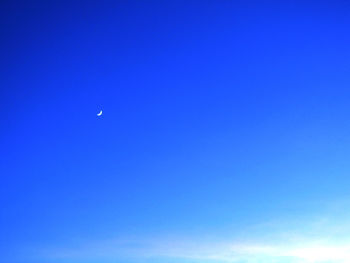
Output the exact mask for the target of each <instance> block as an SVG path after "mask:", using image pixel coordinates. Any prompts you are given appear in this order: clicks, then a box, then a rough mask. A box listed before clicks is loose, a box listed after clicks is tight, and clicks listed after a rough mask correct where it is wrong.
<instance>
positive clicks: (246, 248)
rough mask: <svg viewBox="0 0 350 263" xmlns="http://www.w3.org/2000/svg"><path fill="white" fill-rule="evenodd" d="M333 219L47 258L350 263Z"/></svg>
mask: <svg viewBox="0 0 350 263" xmlns="http://www.w3.org/2000/svg"><path fill="white" fill-rule="evenodd" d="M333 219H334V218H333ZM333 219H332V218H325V217H324V218H318V219H314V220H312V222H303V221H300V222H299V223H298V224H296V223H295V222H294V223H293V222H290V223H289V224H288V222H287V221H285V222H284V223H280V224H279V225H278V223H277V222H275V223H274V225H275V226H276V228H275V230H273V227H272V224H271V223H270V224H261V226H260V227H265V229H263V230H260V231H259V232H260V233H259V234H257V235H256V236H254V234H251V233H248V232H249V229H247V236H248V235H249V237H248V238H242V237H235V238H227V237H225V238H221V239H220V237H218V236H215V237H214V236H213V238H210V237H209V238H208V235H206V238H201V237H200V235H197V236H196V237H189V236H183V237H181V236H180V237H179V236H176V237H170V236H167V237H157V238H133V239H117V240H105V241H99V242H90V243H88V244H86V243H85V244H80V245H78V246H76V247H75V248H61V249H57V248H55V249H53V250H51V251H47V252H46V257H47V258H51V259H56V260H60V262H65V260H80V261H84V260H90V261H91V260H96V262H97V261H99V260H100V261H104V262H109V261H111V262H112V261H113V260H117V259H123V258H124V259H126V258H132V259H135V258H137V259H139V260H140V261H139V262H150V261H152V260H155V259H171V260H172V261H175V262H188V261H190V262H227V263H258V262H259V263H265V262H269V263H318V262H320V263H326V262H327V263H328V262H332V263H348V262H350V238H348V237H349V233H350V231H349V227H350V225H349V224H348V223H346V222H345V223H344V222H339V221H334V220H333ZM298 225H299V226H300V227H299V230H298ZM251 229H253V228H251ZM264 231H265V234H264V235H262V234H261V233H263V232H264ZM203 236H204V235H203ZM90 261H89V262H90Z"/></svg>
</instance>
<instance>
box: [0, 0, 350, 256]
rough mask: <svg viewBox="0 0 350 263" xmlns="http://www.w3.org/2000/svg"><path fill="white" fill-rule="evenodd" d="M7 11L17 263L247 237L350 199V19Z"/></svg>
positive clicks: (48, 4)
mask: <svg viewBox="0 0 350 263" xmlns="http://www.w3.org/2000/svg"><path fill="white" fill-rule="evenodd" d="M0 10H1V11H0V13H1V14H0V23H1V36H2V37H1V43H0V46H1V54H2V55H1V83H0V85H1V86H0V88H1V91H0V92H1V93H0V102H1V109H2V110H1V112H2V113H1V129H0V135H1V138H0V143H1V144H0V154H1V158H0V168H1V169H0V172H1V174H0V176H1V183H0V211H1V214H0V254H1V258H2V260H3V261H2V260H1V262H16V263H17V262H31V261H30V260H31V259H30V258H29V257H28V258H26V254H25V252H23V251H26V249H27V248H32V247H45V246H55V245H56V244H58V245H59V246H64V245H65V244H71V243H74V241H75V240H85V239H88V240H94V239H108V238H112V237H116V236H129V235H134V236H137V235H141V234H142V235H153V234H159V233H163V234H164V233H165V234H166V233H192V232H196V234H197V235H198V234H199V235H200V233H207V232H210V233H214V234H215V231H216V230H218V229H221V228H222V227H224V226H230V227H231V229H232V232H235V229H237V231H238V230H239V229H240V228H241V227H244V226H246V225H249V224H254V223H257V222H261V221H264V220H269V219H271V218H276V217H298V216H302V215H304V214H307V213H310V211H311V212H312V211H315V212H317V211H321V210H322V209H323V207H322V204H321V203H322V202H321V201H325V202H326V201H328V200H334V199H342V198H348V196H349V183H350V180H349V171H350V165H349V156H350V147H349V146H350V140H349V138H350V137H349V134H350V121H349V120H350V107H349V99H350V90H349V84H350V80H349V76H350V66H349V61H350V42H349V40H350V37H349V28H350V21H349V17H350V16H349V15H350V4H349V3H347V2H346V1H300V2H294V1H278V2H277V1H266V2H265V1H264V3H262V1H261V2H260V1H23V2H20V1H7V2H2V4H1V7H0ZM100 110H103V112H104V113H103V115H102V117H97V116H96V114H97V113H98V112H99V111H100ZM218 231H219V230H218ZM33 262H40V263H41V262H48V261H47V260H43V261H40V260H39V259H36V260H33ZM61 262H64V261H61ZM67 262H68V261H67ZM99 262H102V261H99ZM113 262H115V261H113ZM121 262H124V261H121ZM140 262H142V260H141V261H140ZM94 263H95V262H94Z"/></svg>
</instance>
